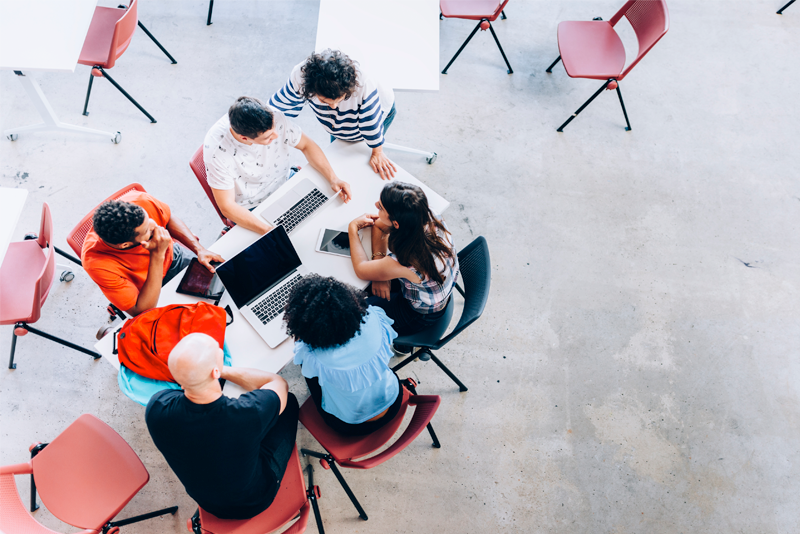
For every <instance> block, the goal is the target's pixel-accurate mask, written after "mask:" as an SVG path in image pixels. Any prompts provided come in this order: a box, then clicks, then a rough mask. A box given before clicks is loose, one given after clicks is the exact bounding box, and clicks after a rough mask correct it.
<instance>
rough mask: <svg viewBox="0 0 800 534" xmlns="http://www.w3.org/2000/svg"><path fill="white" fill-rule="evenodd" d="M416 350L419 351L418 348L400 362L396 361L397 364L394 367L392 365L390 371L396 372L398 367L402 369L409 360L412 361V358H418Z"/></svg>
mask: <svg viewBox="0 0 800 534" xmlns="http://www.w3.org/2000/svg"><path fill="white" fill-rule="evenodd" d="M417 352H421V351H419V350H418V351H416V352H413V353H412V354H411V356H409V357H408V358H406V359H405V360H403V361H402V362H400V363H398V364H397V365H395V366H394V367H392V371H394V372H395V373H396V372H397V371H399V370H400V369H402V368H403V367H405V366H406V365H408V364H409V363H411V362H413V361H414V360H416V359H417V358H418V356H419V355H418V354H417Z"/></svg>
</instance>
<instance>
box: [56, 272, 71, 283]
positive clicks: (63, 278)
mask: <svg viewBox="0 0 800 534" xmlns="http://www.w3.org/2000/svg"><path fill="white" fill-rule="evenodd" d="M74 279H75V273H73V272H72V271H64V272H63V273H61V276H60V277H59V280H60V281H61V282H72V281H73V280H74Z"/></svg>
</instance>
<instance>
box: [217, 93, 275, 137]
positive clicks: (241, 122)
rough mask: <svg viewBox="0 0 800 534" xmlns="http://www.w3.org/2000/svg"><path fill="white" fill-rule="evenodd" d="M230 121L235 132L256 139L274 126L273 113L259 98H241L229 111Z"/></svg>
mask: <svg viewBox="0 0 800 534" xmlns="http://www.w3.org/2000/svg"><path fill="white" fill-rule="evenodd" d="M228 120H229V121H230V123H231V128H232V129H233V131H234V132H236V133H237V134H239V135H243V136H245V137H249V138H250V139H255V138H256V137H258V136H259V135H261V134H263V133H264V132H266V131H268V130H271V129H272V127H273V126H274V122H273V120H272V111H270V109H269V108H268V107H267V106H265V105H264V103H263V102H261V101H260V100H259V99H257V98H251V97H249V96H240V97H239V98H237V99H236V102H234V103H233V105H232V106H231V107H230V108H229V109H228Z"/></svg>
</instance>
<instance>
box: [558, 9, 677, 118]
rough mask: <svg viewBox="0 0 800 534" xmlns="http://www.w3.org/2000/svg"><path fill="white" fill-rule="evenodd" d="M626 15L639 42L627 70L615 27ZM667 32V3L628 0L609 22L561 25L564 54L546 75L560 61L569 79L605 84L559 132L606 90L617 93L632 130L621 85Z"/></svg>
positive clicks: (561, 51)
mask: <svg viewBox="0 0 800 534" xmlns="http://www.w3.org/2000/svg"><path fill="white" fill-rule="evenodd" d="M623 16H625V17H627V18H628V21H629V22H630V23H631V26H632V27H633V30H634V32H636V38H637V40H638V41H639V53H638V54H637V56H636V59H634V60H633V61H632V62H631V64H630V65H628V68H625V60H626V59H625V48H624V47H623V46H622V40H620V38H619V35H617V32H616V31H614V26H616V24H617V22H619V21H620V19H622V17H623ZM667 30H669V12H668V11H667V4H666V2H665V0H628V1H627V2H625V5H624V6H622V9H620V10H619V11H617V14H616V15H614V16H613V17H612V18H611V20H609V21H604V20H603V19H601V18H596V19H594V20H590V21H568V22H562V23H560V24H559V25H558V50H559V52H560V53H561V55H559V56H558V57H557V58H556V60H555V61H553V64H552V65H550V66H549V67H548V68H547V72H548V73H552V72H553V67H555V66H556V64H557V63H558V62H559V61H563V62H564V69H565V70H566V71H567V75H568V76H569V77H570V78H590V79H593V80H606V82H605V83H604V84H603V86H602V87H601V88H600V89H598V90H597V92H596V93H595V94H594V95H592V97H591V98H590V99H589V100H587V101H586V103H584V104H583V105H582V106H581V107H580V108H578V111H576V112H575V113H574V114H573V115H572V116H571V117H570V118H569V119H567V121H566V122H565V123H564V124H562V125H561V126H560V127H559V128H558V131H559V132H563V131H564V127H565V126H566V125H567V124H569V123H570V122H571V121H572V119H574V118H575V117H577V116H578V114H579V113H580V112H581V111H583V110H584V108H585V107H586V106H588V105H589V104H591V102H592V100H594V99H595V98H597V96H598V95H599V94H600V93H602V92H603V91H604V90H606V89H608V90H612V89H616V90H617V96H619V103H620V105H621V106H622V114H623V115H625V122H626V123H627V127H626V128H625V129H626V130H627V131H630V130H631V123H630V121H629V120H628V112H627V111H625V102H623V100H622V92H620V90H619V82H620V81H621V80H622V79H623V78H625V76H627V75H628V73H629V72H630V71H631V69H633V67H635V66H636V65H637V64H638V63H639V61H641V60H642V58H643V57H644V56H645V54H647V53H648V52H649V51H650V49H651V48H653V46H654V45H655V44H656V43H657V42H658V41H659V40H660V39H661V38H662V37H664V34H666V33H667ZM623 69H624V70H623Z"/></svg>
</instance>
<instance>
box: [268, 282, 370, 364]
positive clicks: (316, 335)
mask: <svg viewBox="0 0 800 534" xmlns="http://www.w3.org/2000/svg"><path fill="white" fill-rule="evenodd" d="M367 308H368V305H367V294H366V293H365V292H364V291H361V290H360V289H356V288H355V287H353V286H351V285H348V284H345V283H344V282H340V281H339V280H337V279H335V278H333V277H330V276H329V277H323V276H319V275H318V274H311V275H308V276H304V277H303V279H302V280H301V281H300V282H298V283H297V284H296V285H295V286H294V288H292V291H291V293H289V299H288V300H287V301H286V309H285V310H284V314H283V320H284V322H285V323H286V330H287V332H288V333H289V335H291V336H293V337H294V338H295V339H297V340H300V341H302V342H303V343H305V344H307V345H308V346H310V347H311V348H312V349H327V348H329V347H336V346H339V345H343V344H345V343H347V342H348V341H349V340H350V339H352V338H353V336H355V335H356V333H358V331H359V330H361V324H362V323H363V322H364V316H365V315H366V314H367Z"/></svg>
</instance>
